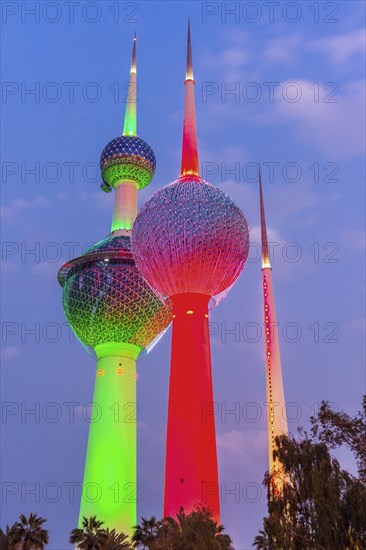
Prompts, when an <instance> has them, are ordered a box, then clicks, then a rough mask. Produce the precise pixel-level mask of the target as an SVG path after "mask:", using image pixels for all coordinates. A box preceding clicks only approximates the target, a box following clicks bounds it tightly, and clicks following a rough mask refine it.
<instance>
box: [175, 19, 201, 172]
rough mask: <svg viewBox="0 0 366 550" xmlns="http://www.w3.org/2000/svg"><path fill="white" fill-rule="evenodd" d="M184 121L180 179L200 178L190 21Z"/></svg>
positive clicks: (189, 27)
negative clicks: (188, 177)
mask: <svg viewBox="0 0 366 550" xmlns="http://www.w3.org/2000/svg"><path fill="white" fill-rule="evenodd" d="M184 85H185V95H184V121H183V143H182V165H181V171H180V177H181V178H183V177H185V176H194V177H196V178H198V177H199V169H198V146H197V131H196V112H195V105H194V78H193V66H192V45H191V25H190V21H189V19H188V40H187V67H186V79H185V81H184Z"/></svg>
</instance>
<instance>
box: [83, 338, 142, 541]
mask: <svg viewBox="0 0 366 550" xmlns="http://www.w3.org/2000/svg"><path fill="white" fill-rule="evenodd" d="M95 351H96V354H97V358H98V363H97V372H96V380H95V387H94V397H93V411H92V413H91V418H90V427H89V438H88V449H87V455H86V461H85V470H84V481H83V488H82V495H81V502H80V516H79V527H81V525H82V519H83V517H87V518H89V517H90V516H96V517H97V518H98V520H100V521H103V522H104V523H105V526H106V527H108V528H109V529H116V531H117V532H121V531H123V532H124V533H126V534H128V535H131V534H132V526H134V525H136V519H137V518H136V502H137V482H136V422H137V419H136V359H137V357H138V355H139V353H140V348H139V347H138V346H134V345H133V344H123V343H109V344H100V345H99V346H97V347H96V348H95Z"/></svg>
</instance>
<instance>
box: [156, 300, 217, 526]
mask: <svg viewBox="0 0 366 550" xmlns="http://www.w3.org/2000/svg"><path fill="white" fill-rule="evenodd" d="M209 299H210V296H206V295H205V294H195V293H190V294H177V295H175V296H172V303H173V335H172V355H171V365H170V387H169V408H168V428H167V445H166V468H165V493H164V516H165V517H166V516H173V517H174V516H175V515H176V514H177V512H178V510H179V509H180V508H181V507H183V508H184V510H185V512H186V513H189V512H191V511H192V510H193V509H194V508H195V507H196V506H197V505H199V504H201V505H203V506H205V507H206V508H208V509H209V510H210V511H211V512H212V514H213V518H214V519H215V520H216V521H219V516H220V504H219V490H218V471H217V456H216V432H215V420H214V414H213V413H214V403H213V389H212V372H211V353H210V336H209V326H208V302H209Z"/></svg>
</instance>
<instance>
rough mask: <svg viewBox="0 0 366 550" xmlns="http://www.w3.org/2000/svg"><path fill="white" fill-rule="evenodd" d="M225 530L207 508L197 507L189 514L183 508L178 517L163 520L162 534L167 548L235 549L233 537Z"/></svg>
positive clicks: (188, 549) (187, 549)
mask: <svg viewBox="0 0 366 550" xmlns="http://www.w3.org/2000/svg"><path fill="white" fill-rule="evenodd" d="M164 531H165V533H164ZM223 531H224V527H223V526H222V525H218V524H217V523H216V522H215V521H214V520H213V519H212V514H211V512H210V511H209V510H207V509H206V508H203V507H202V508H201V507H197V508H196V510H194V511H193V512H191V513H190V514H188V515H186V514H185V512H184V510H183V508H181V509H180V510H179V513H178V514H177V518H176V519H175V518H171V517H169V518H165V519H164V520H163V533H162V535H163V538H165V540H166V542H167V544H166V548H167V549H168V548H174V549H177V550H178V549H181V550H233V547H232V541H231V538H230V537H229V535H224V534H223Z"/></svg>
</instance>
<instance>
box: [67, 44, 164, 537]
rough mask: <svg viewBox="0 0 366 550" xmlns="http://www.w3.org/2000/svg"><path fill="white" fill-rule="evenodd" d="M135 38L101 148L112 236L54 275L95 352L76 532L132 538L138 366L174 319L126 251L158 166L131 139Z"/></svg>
mask: <svg viewBox="0 0 366 550" xmlns="http://www.w3.org/2000/svg"><path fill="white" fill-rule="evenodd" d="M135 92H136V37H135V38H134V44H133V54H132V65H131V72H130V89H129V98H128V101H127V106H126V114H125V123H124V131H123V135H122V136H118V137H117V138H115V139H113V140H112V141H111V142H110V143H108V145H106V147H105V148H104V150H103V152H102V155H101V160H100V166H101V172H102V177H103V184H102V186H101V187H102V189H103V190H104V191H111V190H112V188H114V189H115V203H114V212H113V221H112V232H111V234H110V235H109V236H108V237H107V238H105V239H103V240H102V241H100V242H98V243H97V244H95V245H94V246H92V247H90V248H89V249H88V250H87V251H86V252H85V253H84V254H83V255H82V256H80V257H78V258H75V259H73V260H71V261H69V262H67V263H66V264H64V265H63V266H62V267H61V269H60V270H59V273H58V280H59V283H60V284H61V286H62V287H63V305H64V310H65V315H66V318H67V320H68V322H69V324H70V326H71V328H72V329H73V331H74V332H75V334H76V335H77V337H78V338H79V340H81V341H82V342H83V343H84V344H86V345H87V346H90V347H91V348H93V349H94V351H95V354H96V358H97V372H96V379H95V386H94V398H93V403H94V408H95V410H94V411H93V417H92V420H91V423H90V427H89V438H88V448H87V453H86V460H85V470H84V482H83V488H82V495H81V502H80V516H79V526H81V524H82V519H83V517H84V516H85V517H90V516H96V517H97V518H98V519H99V520H101V521H103V522H104V524H105V527H109V528H110V529H116V530H117V531H123V532H124V533H126V534H131V532H132V527H133V526H134V525H135V524H136V503H137V492H138V488H137V480H136V423H137V418H136V414H137V406H136V376H137V375H136V360H137V358H138V356H139V355H140V354H141V352H142V351H144V350H149V349H151V347H152V345H153V343H155V342H156V340H157V338H158V337H159V335H161V334H162V333H163V331H164V330H165V329H166V328H167V326H168V325H169V323H170V321H171V315H172V313H171V307H170V305H169V302H167V303H165V302H162V301H161V300H160V299H159V298H158V297H157V296H156V295H155V294H154V292H153V291H152V290H151V288H150V287H149V286H148V285H147V284H146V282H145V281H144V279H143V278H142V277H141V275H140V273H139V272H138V270H137V268H136V266H135V262H134V260H133V256H132V250H131V228H132V224H133V221H134V219H135V217H136V212H137V191H138V189H141V188H142V187H145V186H146V185H148V183H149V182H150V181H151V179H152V177H153V174H154V171H155V166H156V161H155V155H154V152H153V150H152V149H151V147H150V146H149V145H148V144H147V143H146V142H145V141H144V140H143V139H141V138H139V137H137V135H136V103H135V97H136V96H135V95H133V94H135Z"/></svg>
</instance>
